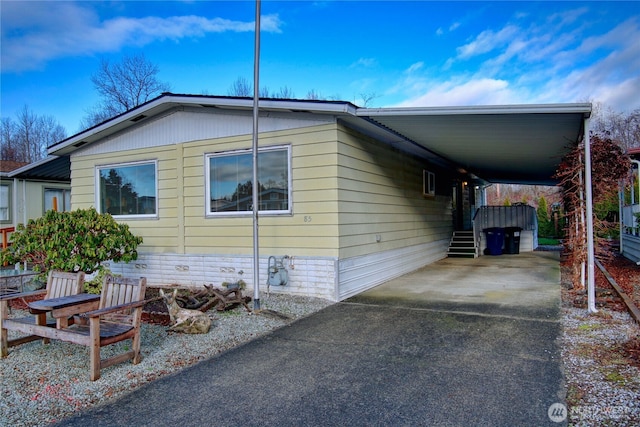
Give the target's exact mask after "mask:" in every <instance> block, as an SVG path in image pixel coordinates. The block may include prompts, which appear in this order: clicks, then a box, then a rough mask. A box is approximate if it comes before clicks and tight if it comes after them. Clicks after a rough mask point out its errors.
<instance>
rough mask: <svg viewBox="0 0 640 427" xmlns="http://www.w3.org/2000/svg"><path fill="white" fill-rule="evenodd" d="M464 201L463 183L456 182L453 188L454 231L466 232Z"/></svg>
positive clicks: (452, 212) (452, 213) (452, 211)
mask: <svg viewBox="0 0 640 427" xmlns="http://www.w3.org/2000/svg"><path fill="white" fill-rule="evenodd" d="M462 200H463V197H462V183H460V182H456V183H454V184H453V187H452V188H451V216H452V217H453V229H454V230H464V225H463V223H464V205H463V203H462Z"/></svg>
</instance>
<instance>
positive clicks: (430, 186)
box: [422, 169, 436, 197]
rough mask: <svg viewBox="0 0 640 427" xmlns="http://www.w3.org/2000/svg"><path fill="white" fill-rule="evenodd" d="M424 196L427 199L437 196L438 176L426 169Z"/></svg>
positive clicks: (423, 186) (423, 182)
mask: <svg viewBox="0 0 640 427" xmlns="http://www.w3.org/2000/svg"><path fill="white" fill-rule="evenodd" d="M422 195H423V196H426V197H435V195H436V175H435V174H434V173H433V172H431V171H428V170H426V169H424V170H423V171H422Z"/></svg>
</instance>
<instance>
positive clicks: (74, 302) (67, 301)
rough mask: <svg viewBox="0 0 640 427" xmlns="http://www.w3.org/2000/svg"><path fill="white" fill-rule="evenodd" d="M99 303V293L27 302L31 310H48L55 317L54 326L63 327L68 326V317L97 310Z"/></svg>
mask: <svg viewBox="0 0 640 427" xmlns="http://www.w3.org/2000/svg"><path fill="white" fill-rule="evenodd" d="M99 304H100V295H95V294H77V295H69V296H66V297H60V298H49V299H43V300H39V301H34V302H31V303H29V307H30V308H31V309H33V310H40V311H44V312H47V311H50V312H51V315H52V316H53V317H54V318H55V319H56V328H58V329H64V328H66V327H68V326H69V317H71V316H73V315H75V314H80V313H86V312H88V311H93V310H97V309H98V306H99Z"/></svg>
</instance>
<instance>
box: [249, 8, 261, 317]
mask: <svg viewBox="0 0 640 427" xmlns="http://www.w3.org/2000/svg"><path fill="white" fill-rule="evenodd" d="M259 77H260V0H256V25H255V48H254V59H253V150H252V157H253V185H252V186H251V187H252V191H251V197H252V203H253V309H254V310H256V311H257V310H260V250H259V248H260V246H259V239H258V211H259V210H260V209H259V208H260V206H259V205H258V107H259V103H258V101H259V99H260V79H259Z"/></svg>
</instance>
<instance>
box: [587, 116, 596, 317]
mask: <svg viewBox="0 0 640 427" xmlns="http://www.w3.org/2000/svg"><path fill="white" fill-rule="evenodd" d="M584 171H585V176H584V180H585V196H586V210H587V212H586V214H587V265H588V272H587V279H588V281H587V283H588V287H587V305H588V309H589V312H590V313H597V312H598V310H597V309H596V289H595V274H596V269H595V251H594V245H593V188H592V185H591V141H590V139H589V118H588V117H587V118H585V119H584Z"/></svg>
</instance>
